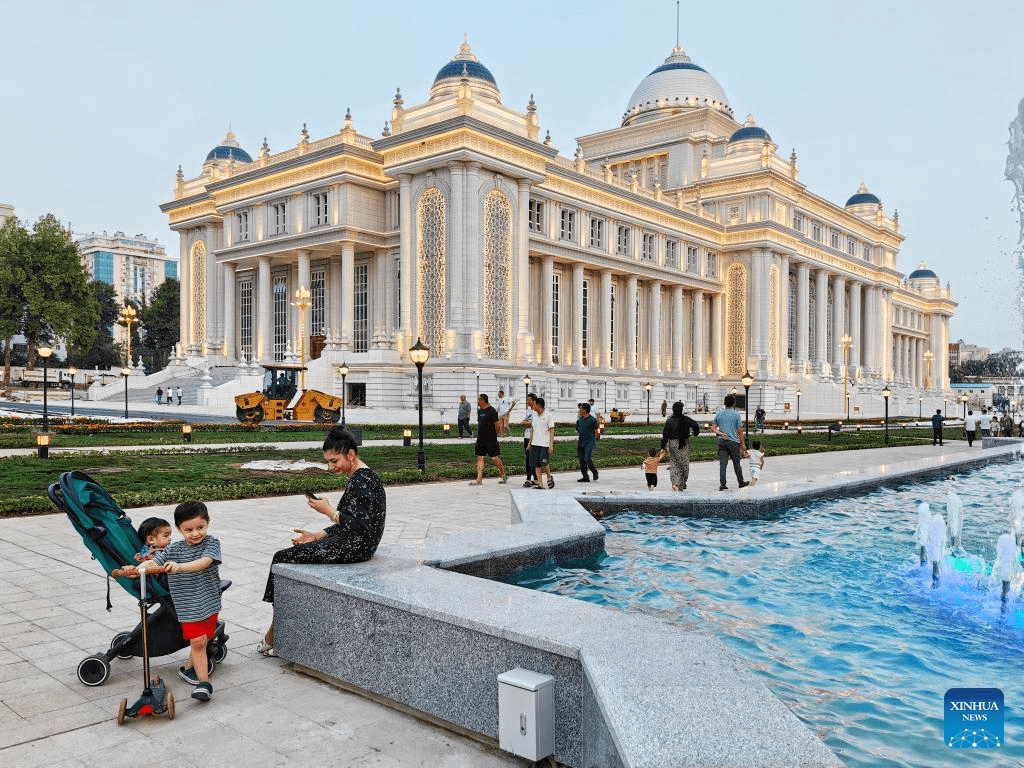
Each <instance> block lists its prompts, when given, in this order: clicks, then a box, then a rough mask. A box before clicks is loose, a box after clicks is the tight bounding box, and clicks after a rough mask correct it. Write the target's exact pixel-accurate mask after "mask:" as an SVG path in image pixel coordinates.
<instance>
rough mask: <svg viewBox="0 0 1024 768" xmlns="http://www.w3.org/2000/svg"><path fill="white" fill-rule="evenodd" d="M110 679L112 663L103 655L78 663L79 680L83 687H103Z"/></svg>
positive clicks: (99, 654)
mask: <svg viewBox="0 0 1024 768" xmlns="http://www.w3.org/2000/svg"><path fill="white" fill-rule="evenodd" d="M108 677H110V662H109V661H107V657H106V656H104V655H103V654H102V653H97V654H96V655H95V656H87V657H86V658H84V659H82V660H81V661H80V662H78V680H79V682H81V683H82V684H83V685H89V686H97V685H103V684H104V683H105V682H107V678H108Z"/></svg>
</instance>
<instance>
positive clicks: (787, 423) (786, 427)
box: [782, 421, 789, 429]
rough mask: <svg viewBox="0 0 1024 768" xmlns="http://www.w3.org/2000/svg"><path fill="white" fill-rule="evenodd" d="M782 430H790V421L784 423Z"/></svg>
mask: <svg viewBox="0 0 1024 768" xmlns="http://www.w3.org/2000/svg"><path fill="white" fill-rule="evenodd" d="M782 428H783V429H789V422H788V421H784V422H782Z"/></svg>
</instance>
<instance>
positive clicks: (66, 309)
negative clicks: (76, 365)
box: [21, 215, 99, 365]
mask: <svg viewBox="0 0 1024 768" xmlns="http://www.w3.org/2000/svg"><path fill="white" fill-rule="evenodd" d="M24 263H25V271H26V273H27V276H28V278H29V279H26V281H25V283H24V285H23V289H22V292H23V294H24V298H25V323H24V326H23V327H22V329H21V332H22V333H23V334H25V337H26V338H27V339H28V342H29V365H32V364H33V362H34V357H35V355H34V349H35V346H36V345H37V344H38V343H39V342H40V341H48V342H53V341H56V340H57V339H58V338H61V337H63V338H64V340H65V342H66V344H67V346H68V348H69V349H71V348H82V347H90V346H92V342H93V339H94V338H95V336H96V322H97V320H98V318H99V307H98V305H97V303H96V300H95V297H94V295H93V293H92V292H91V291H90V290H89V275H88V273H87V272H86V269H85V266H84V265H83V264H82V259H81V256H80V255H79V253H78V246H77V245H75V243H74V241H73V240H72V239H71V233H70V232H69V231H68V230H66V229H64V227H62V226H61V224H60V222H59V221H57V219H56V218H55V217H54V216H52V215H46V216H43V217H42V218H40V219H39V221H37V222H36V223H35V225H34V226H33V228H32V235H31V236H30V237H29V242H28V248H27V258H26V259H25V260H24Z"/></svg>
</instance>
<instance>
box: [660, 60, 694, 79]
mask: <svg viewBox="0 0 1024 768" xmlns="http://www.w3.org/2000/svg"><path fill="white" fill-rule="evenodd" d="M672 69H695V70H697V71H698V72H707V70H706V69H704V67H698V66H697V65H696V64H694V63H693V62H692V61H670V62H668V63H667V64H662V65H661V66H660V67H658V68H657V69H656V70H654V71H653V72H651V75H656V74H658V73H659V72H668V71H669V70H672ZM648 77H650V75H648Z"/></svg>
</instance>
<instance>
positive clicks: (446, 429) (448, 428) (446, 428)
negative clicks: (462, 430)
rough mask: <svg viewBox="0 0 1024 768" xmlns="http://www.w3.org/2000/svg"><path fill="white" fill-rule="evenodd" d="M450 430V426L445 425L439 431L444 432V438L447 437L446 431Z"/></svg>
mask: <svg viewBox="0 0 1024 768" xmlns="http://www.w3.org/2000/svg"><path fill="white" fill-rule="evenodd" d="M451 428H452V425H451V424H445V425H444V426H443V427H441V429H443V430H444V436H445V437H448V431H449V430H450V429H451Z"/></svg>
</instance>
